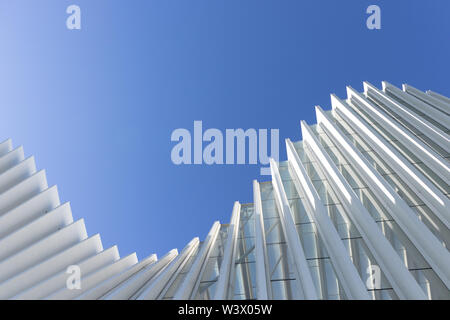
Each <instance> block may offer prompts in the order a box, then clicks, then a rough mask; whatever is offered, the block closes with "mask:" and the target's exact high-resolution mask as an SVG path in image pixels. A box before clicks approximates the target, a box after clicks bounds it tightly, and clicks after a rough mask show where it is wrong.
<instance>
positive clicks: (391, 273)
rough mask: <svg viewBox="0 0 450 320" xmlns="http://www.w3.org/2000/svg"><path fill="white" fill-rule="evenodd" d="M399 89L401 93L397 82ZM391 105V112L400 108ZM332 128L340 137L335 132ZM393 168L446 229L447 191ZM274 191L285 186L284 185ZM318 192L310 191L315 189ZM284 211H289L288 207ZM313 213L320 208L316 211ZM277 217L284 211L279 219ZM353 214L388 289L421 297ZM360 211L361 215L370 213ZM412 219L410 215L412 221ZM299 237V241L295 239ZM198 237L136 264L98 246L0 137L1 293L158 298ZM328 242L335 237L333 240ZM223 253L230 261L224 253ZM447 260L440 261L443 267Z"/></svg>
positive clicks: (437, 137) (425, 244)
mask: <svg viewBox="0 0 450 320" xmlns="http://www.w3.org/2000/svg"><path fill="white" fill-rule="evenodd" d="M383 87H384V88H383V89H384V90H386V87H387V88H388V89H389V90H392V92H394V93H397V92H396V91H395V90H396V88H395V87H393V86H391V85H389V84H387V83H383ZM365 90H366V91H367V90H375V89H374V88H372V87H371V86H370V85H369V84H365ZM397 90H398V89H397ZM404 90H405V91H406V92H408V96H411V99H415V100H417V101H414V104H415V105H417V103H418V101H419V99H420V100H423V101H425V99H428V100H427V101H428V102H430V103H432V105H433V106H434V107H435V109H434V110H433V108H432V107H430V106H429V104H426V103H423V105H422V106H420V107H422V108H424V109H426V110H424V111H427V114H428V115H430V116H431V117H433V118H434V117H435V118H436V121H438V122H440V123H442V125H443V126H445V127H447V128H449V127H450V121H449V116H448V115H449V113H450V99H448V98H446V97H444V96H441V95H439V94H437V93H434V92H431V91H428V92H427V93H426V94H425V93H423V92H421V91H419V90H417V89H414V88H412V87H410V86H404ZM399 91H400V92H402V91H401V90H399ZM397 94H400V93H397ZM412 96H415V97H417V98H418V99H416V98H414V97H412ZM350 97H351V98H354V99H356V100H358V99H359V100H360V103H361V104H362V105H364V104H366V105H365V107H368V108H369V107H370V105H369V103H368V102H367V101H364V99H363V98H362V97H361V96H360V94H359V93H357V92H355V91H354V90H352V89H351V88H349V98H350ZM408 99H410V98H408ZM332 104H333V109H339V112H340V113H341V114H340V115H341V116H342V117H344V118H347V119H349V120H350V121H352V122H353V123H355V124H358V120H357V118H356V117H355V116H354V115H353V114H352V112H350V111H349V110H348V109H347V108H346V107H345V102H343V101H341V100H339V99H337V98H336V97H334V96H332ZM395 107H396V108H397V107H398V106H397V105H395ZM437 110H438V111H437ZM396 111H397V112H398V110H396ZM373 112H376V111H373ZM404 112H408V114H407V115H406V114H405V116H408V117H411V118H412V119H415V121H418V122H420V123H417V125H419V128H420V129H422V130H424V131H425V133H427V134H428V135H429V136H431V138H432V139H433V141H434V142H436V143H437V144H438V145H439V146H441V147H442V148H444V150H449V145H448V136H447V134H445V133H443V132H442V131H441V130H439V129H437V128H435V127H433V126H432V125H431V124H429V123H424V120H423V119H422V118H420V117H418V116H414V115H412V114H411V111H410V110H408V111H404ZM317 114H318V122H319V123H322V124H324V126H325V127H327V128H328V130H330V129H331V130H335V128H334V127H333V125H332V124H331V123H330V121H329V120H328V119H327V118H326V116H325V114H324V113H323V112H322V111H321V109H320V108H318V109H317ZM360 129H361V130H363V131H364V130H366V128H365V127H364V126H361V127H360ZM302 132H303V139H304V141H306V143H309V144H311V147H312V148H313V149H315V148H316V149H317V150H315V151H316V154H317V155H318V157H323V159H318V160H319V161H320V162H322V163H326V164H327V165H329V164H330V160H329V159H328V158H327V156H326V155H325V154H324V153H323V149H321V148H320V147H319V146H318V145H317V141H316V138H314V137H313V134H312V133H311V132H310V131H309V129H308V126H307V125H306V124H305V123H302ZM364 134H365V135H367V137H368V139H369V140H371V141H373V143H374V145H375V144H376V143H377V141H376V139H377V138H376V134H374V133H373V132H370V130H369V131H368V132H365V133H364ZM399 135H401V133H399ZM335 136H336V137H339V134H338V135H335ZM405 139H407V138H405ZM408 139H411V138H408ZM413 139H414V138H413ZM287 143H288V157H289V158H290V162H292V161H293V160H292V159H293V158H295V155H294V153H293V151H294V149H293V146H292V145H291V142H290V141H288V142H287ZM335 143H337V144H340V145H341V147H342V148H344V149H347V150H346V152H350V153H355V150H354V148H352V147H349V146H348V143H347V142H346V141H345V140H342V141H339V140H336V141H335ZM408 143H411V141H408ZM383 148H386V147H385V146H381V145H380V146H378V149H379V151H380V152H381V153H382V154H385V155H386V156H387V157H390V158H391V159H394V160H395V157H397V158H398V155H396V153H395V152H394V151H393V150H389V149H383ZM414 148H416V149H417V150H418V151H420V152H419V154H421V155H424V159H423V160H424V163H426V164H427V165H429V166H430V167H431V168H433V169H435V171H436V172H437V174H438V175H439V176H441V177H442V178H443V179H445V180H444V181H450V176H449V170H448V164H447V163H446V162H445V161H442V160H441V159H439V157H438V156H437V155H436V154H435V153H434V152H432V151H430V150H429V148H427V147H424V146H423V145H421V144H420V143H418V142H417V141H414V143H413V145H412V149H413V150H412V151H414ZM374 149H377V148H374ZM424 150H425V152H424ZM354 157H355V159H356V160H355V165H356V166H357V167H360V169H361V170H362V171H363V172H365V173H366V174H367V178H368V179H372V180H373V179H375V180H376V182H377V183H378V185H377V186H376V187H377V188H378V189H379V190H378V189H377V190H378V191H379V192H384V193H385V194H387V195H389V194H392V192H391V190H390V189H389V188H390V186H388V185H384V184H383V183H382V182H380V181H381V180H380V179H379V177H378V176H376V174H375V176H374V175H373V170H372V169H370V168H369V167H370V165H369V167H367V164H366V163H364V161H361V159H360V157H359V156H358V155H357V154H356V155H354ZM294 163H296V165H295V171H296V172H297V173H298V174H299V176H297V178H298V179H299V180H298V181H301V183H302V184H304V185H303V186H301V187H299V188H302V190H308V191H307V193H306V194H307V195H308V196H310V201H312V202H311V203H310V204H309V205H313V206H314V205H315V206H317V204H318V202H317V203H314V201H317V200H318V199H316V200H314V198H315V197H312V198H311V195H310V194H308V192H309V191H310V190H309V189H310V188H311V185H310V184H309V183H310V181H304V180H305V179H304V177H303V175H302V172H303V171H304V168H300V167H298V165H299V163H300V161H299V160H298V159H295V161H294ZM300 165H301V164H300ZM302 169H303V170H302ZM396 169H398V170H399V171H400V172H399V175H400V176H402V173H403V172H404V173H403V174H404V175H407V178H408V179H411V178H412V176H411V175H416V176H418V180H419V181H420V183H418V184H414V185H413V186H412V188H416V190H415V191H416V192H418V193H419V194H424V198H425V202H426V203H427V205H428V206H429V207H431V208H433V209H434V212H435V214H436V215H437V216H438V217H439V218H440V219H441V220H442V223H443V224H445V225H446V226H447V227H448V226H449V221H450V219H449V210H448V208H449V206H448V199H447V198H446V197H445V196H444V197H442V193H439V192H438V191H437V190H436V188H435V187H433V186H432V185H431V184H429V183H426V182H425V183H424V180H423V177H422V176H420V174H419V173H417V172H416V171H417V170H414V169H412V168H411V167H410V166H408V165H406V166H405V163H404V161H398V162H397V165H396ZM273 170H275V169H274V164H272V172H273ZM326 170H328V172H329V174H330V180H332V181H334V183H336V186H335V187H336V188H340V189H341V190H346V189H348V185H342V184H343V181H345V180H343V181H341V180H340V179H336V174H338V172H337V171H336V168H332V167H331V168H326ZM303 173H304V172H303ZM277 176H278V174H276V175H274V172H273V176H272V178H273V179H274V180H273V184H274V189H277V188H280V186H281V182H280V181H279V180H277ZM302 177H303V178H302ZM405 177H406V176H405ZM413 178H414V177H413ZM425 180H426V178H425ZM344 183H345V182H344ZM340 184H341V185H340ZM281 187H282V186H281ZM377 190H375V192H377ZM387 190H388V191H387ZM350 191H351V189H350V190H349V192H350ZM279 192H280V191H279ZM281 193H282V194H284V192H281ZM394 193H395V192H394ZM315 196H316V197H317V194H315ZM433 196H434V197H433ZM386 198H388V197H386ZM341 200H342V202H343V203H346V202H348V206H349V208H350V212H356V211H364V210H365V209H364V208H363V207H362V206H360V207H361V208H360V207H358V208H356V207H355V206H358V204H360V202H359V201H354V202H352V199H351V198H349V199H347V200H346V199H341ZM278 201H280V202H281V203H282V204H284V205H286V203H285V201H286V198H285V197H283V199H278ZM319 202H320V200H319ZM391 202H392V203H391V204H390V205H391V206H392V207H393V208H394V211H393V212H394V214H393V216H394V218H396V220H397V221H398V222H399V225H400V226H402V227H403V228H404V229H406V230H407V231H408V232H407V234H412V237H413V239H416V240H417V241H413V242H415V245H416V246H418V247H419V251H421V253H422V254H424V256H425V257H426V258H427V260H428V262H429V263H430V265H432V266H433V269H434V270H435V271H436V273H437V274H438V275H439V276H440V278H441V279H442V280H443V281H444V283H445V284H446V285H447V286H449V283H450V276H449V269H450V268H448V266H449V265H450V263H449V258H448V251H443V250H441V249H439V248H442V246H438V247H436V246H435V245H436V244H435V242H436V241H434V239H433V237H432V235H430V233H429V232H426V231H425V234H421V233H420V232H422V231H424V230H425V229H424V228H422V227H421V224H420V223H418V221H416V220H414V219H413V217H412V216H411V211H410V210H409V208H407V206H401V204H403V201H402V200H401V199H400V198H399V197H398V196H396V194H395V195H394V194H392V201H391ZM236 205H238V204H235V208H234V210H233V216H232V222H231V224H230V225H231V226H235V225H236V224H237V221H238V220H239V219H237V218H236V215H237V212H238V211H239V210H238V209H237V208H236ZM285 208H286V207H285ZM398 209H404V210H405V212H406V213H400V212H399V210H398ZM286 210H287V211H288V208H286ZM313 211H315V212H318V211H317V210H313ZM395 212H397V214H398V216H395ZM367 215H368V213H367ZM290 216H291V214H289V215H288V216H287V219H289V217H290ZM361 217H362V218H361ZM284 218H285V219H286V217H284ZM315 218H316V219H318V220H319V221H320V220H324V217H322V216H316V217H315ZM354 218H355V219H356V220H359V223H355V224H356V225H357V226H359V227H360V229H361V230H359V231H360V232H361V234H362V235H363V237H366V238H367V240H368V243H372V244H374V243H377V245H376V247H374V248H371V249H372V250H373V251H374V252H375V256H377V258H378V259H377V261H380V262H381V263H380V264H382V267H383V269H385V270H384V271H385V272H386V271H387V276H388V278H390V280H391V282H392V283H393V285H394V287H396V289H397V290H396V291H398V292H402V293H403V294H402V295H400V296H401V298H422V296H421V295H420V294H415V293H414V292H416V288H415V287H414V286H411V285H409V286H408V285H407V284H410V283H411V280H410V279H409V278H408V276H407V273H405V272H403V270H401V268H400V269H398V268H397V267H398V264H397V261H396V258H395V257H397V256H396V254H395V253H394V252H391V251H392V250H390V249H389V250H387V251H383V250H386V248H388V246H387V245H386V244H385V241H384V240H382V239H381V238H380V237H379V235H378V234H376V232H375V231H374V230H373V226H368V225H364V224H366V223H367V221H369V220H364V215H363V214H358V215H355V217H354ZM365 218H367V219H368V217H365ZM236 219H237V220H236ZM410 219H413V220H412V222H411V221H410ZM233 221H234V222H233ZM319 221H317V222H319ZM219 226H220V225H219V223H218V222H216V223H215V224H214V225H213V228H212V229H211V231H210V233H209V234H208V236H207V238H206V239H205V242H204V245H203V246H202V248H201V250H200V252H199V253H198V255H197V256H198V257H197V259H196V261H195V262H194V263H193V265H192V267H191V271H190V273H189V275H188V276H187V277H186V278H185V279H184V281H183V283H182V284H181V285H180V286H179V288H178V290H177V294H176V295H175V297H176V298H192V293H193V288H194V286H195V283H196V281H197V280H198V278H199V277H200V273H201V270H204V268H203V266H202V264H203V262H204V261H205V258H206V257H207V255H208V253H209V251H210V249H211V247H212V244H213V242H214V240H215V238H216V236H217V233H218V229H219ZM289 226H291V227H292V224H291V223H289V224H287V225H285V228H289ZM318 226H322V227H323V226H327V223H326V222H325V223H318ZM285 231H286V233H287V235H288V238H289V234H290V233H292V232H290V231H289V230H285ZM327 231H329V230H322V232H324V233H323V234H326V232H327ZM319 232H320V230H319ZM233 234H234V236H235V235H236V232H235V231H234V232H232V233H231V234H230V235H229V238H230V239H231V240H229V241H231V242H230V243H232V241H233ZM296 238H297V240H298V237H296ZM328 238H329V237H328ZM288 240H289V239H288ZM297 240H296V239H291V241H288V242H291V243H290V244H289V245H290V247H291V248H292V250H294V249H299V250H301V246H300V247H299V243H298V241H297ZM234 241H236V240H234ZM380 241H381V242H380ZM198 245H199V239H198V238H194V239H193V240H192V241H191V242H190V243H189V244H188V245H187V246H186V247H185V249H184V250H183V251H182V252H181V253H180V254H178V252H177V250H176V249H174V250H172V251H170V252H169V253H167V254H166V255H165V256H164V257H163V258H161V259H160V260H157V258H156V255H151V256H149V257H148V258H146V259H144V260H141V261H140V262H138V260H137V257H136V255H135V254H131V255H129V256H126V257H124V258H120V257H119V253H118V250H117V247H116V246H114V247H111V248H108V249H106V250H103V247H102V243H101V240H100V236H99V235H98V234H96V235H94V236H91V237H88V235H87V233H86V229H85V226H84V222H83V220H82V219H80V220H78V221H75V222H74V221H73V218H72V213H71V209H70V205H69V203H64V204H61V203H60V200H59V196H58V191H57V188H56V186H52V187H50V188H49V187H48V185H47V180H46V176H45V171H44V170H41V171H37V170H36V166H35V162H34V158H33V157H29V158H26V159H25V156H24V151H23V148H22V147H18V148H15V149H13V147H12V142H11V140H7V141H5V142H3V143H1V144H0V299H100V298H101V299H157V298H162V297H163V296H164V294H165V292H166V291H167V289H168V288H169V286H170V285H171V284H172V283H173V281H174V279H175V277H176V275H177V274H178V273H179V272H180V269H181V268H182V267H183V265H184V264H185V263H186V261H187V258H188V257H189V256H190V255H191V254H192V252H193V251H194V249H195V248H196V247H197V246H198ZM329 245H333V244H331V243H330V244H329ZM430 250H431V251H430ZM444 250H445V249H444ZM257 251H258V248H257ZM338 251H339V250H338ZM330 253H331V251H330ZM232 254H233V250H232V249H229V250H228V252H227V251H226V252H225V254H224V255H225V258H224V263H223V264H222V267H221V276H220V277H219V286H218V287H219V288H225V287H226V286H227V281H229V280H230V279H229V274H230V270H229V269H230V268H232V263H231V262H230V261H232V258H231V255H232ZM227 255H228V256H229V257H228V258H229V259H227ZM297 256H298V252H297V253H295V252H294V257H297ZM257 257H258V255H257ZM300 258H301V257H300ZM397 258H398V257H397ZM302 260H303V259H302ZM334 260H335V261H339V260H340V259H339V257H335V259H334ZM297 262H298V266H299V267H300V266H301V267H302V268H301V269H302V270H298V271H299V279H300V280H301V282H302V283H303V284H304V286H308V285H311V284H312V282H311V279H310V277H308V275H307V267H306V268H305V265H303V264H302V263H301V262H302V261H297ZM445 263H447V264H446V265H445ZM383 264H384V265H383ZM70 265H77V266H78V267H79V268H80V269H81V277H82V282H81V289H69V288H68V287H67V279H68V277H69V274H68V273H67V272H66V271H67V267H68V266H70ZM257 265H258V264H257ZM341 267H342V268H344V267H345V266H344V265H342V266H341ZM395 268H397V270H396V269H395ZM342 270H344V269H342ZM257 272H258V271H257ZM305 272H306V273H305ZM222 274H223V276H222ZM345 274H348V272H347V273H344V278H345ZM260 275H261V273H260ZM352 277H353V276H351V277H348V278H347V279H343V280H345V281H344V283H349V281H350V283H351V280H352V279H351V278H352ZM353 280H354V279H353ZM261 281H262V279H260V280H259V281H257V284H258V283H259V284H258V287H259V288H258V290H257V291H258V292H259V297H260V298H261V297H262V298H264V297H267V295H266V294H264V293H261V285H262V282H261ZM405 284H406V286H405ZM349 287H351V285H350V286H349ZM349 287H348V291H349V292H348V296H349V297H352V294H351V288H349ZM355 288H356V286H355ZM263 289H265V290H267V287H266V280H264V288H263ZM361 290H362V288H361ZM411 290H412V291H411ZM224 292H226V290H225V291H224ZM308 292H311V287H310V288H309V289H308V288H304V297H305V298H314V296H315V295H314V294H308ZM358 296H359V297H363V296H364V294H363V293H362V291H359V293H358V290H356V291H355V292H354V297H355V298H357V297H358ZM225 297H226V293H223V294H221V293H217V294H216V296H215V298H225Z"/></svg>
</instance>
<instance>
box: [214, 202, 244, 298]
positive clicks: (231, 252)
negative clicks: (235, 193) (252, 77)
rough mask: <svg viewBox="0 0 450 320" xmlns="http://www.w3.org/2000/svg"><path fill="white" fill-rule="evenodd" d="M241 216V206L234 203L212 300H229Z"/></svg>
mask: <svg viewBox="0 0 450 320" xmlns="http://www.w3.org/2000/svg"><path fill="white" fill-rule="evenodd" d="M240 216H241V204H240V203H239V202H237V201H236V202H235V203H234V206H233V213H232V215H231V221H230V224H229V226H228V233H227V240H226V242H225V247H224V253H223V259H222V264H221V266H220V272H219V278H218V279H217V284H216V291H215V293H214V298H213V299H214V300H225V299H229V295H230V294H231V293H229V292H228V288H229V286H230V281H233V282H234V279H233V275H234V268H235V265H234V264H235V261H236V251H237V242H238V241H237V237H238V233H239V223H240V219H241V218H240Z"/></svg>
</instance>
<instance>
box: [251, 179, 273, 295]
mask: <svg viewBox="0 0 450 320" xmlns="http://www.w3.org/2000/svg"><path fill="white" fill-rule="evenodd" d="M253 203H254V210H255V213H254V214H255V260H256V266H255V267H256V298H257V299H258V300H268V299H272V290H271V285H270V276H269V271H268V270H269V267H268V266H269V261H268V257H267V248H266V234H265V228H264V216H263V211H262V201H261V189H260V187H259V183H258V181H256V180H254V181H253Z"/></svg>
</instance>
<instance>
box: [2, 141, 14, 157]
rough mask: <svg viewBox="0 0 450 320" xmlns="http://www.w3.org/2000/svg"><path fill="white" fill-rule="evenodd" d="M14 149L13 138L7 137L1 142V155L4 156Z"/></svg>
mask: <svg viewBox="0 0 450 320" xmlns="http://www.w3.org/2000/svg"><path fill="white" fill-rule="evenodd" d="M11 150H12V140H11V139H7V140H5V141H3V142H1V143H0V157H2V156H4V155H5V154H7V153H8V152H10V151H11Z"/></svg>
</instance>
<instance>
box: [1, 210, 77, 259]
mask: <svg viewBox="0 0 450 320" xmlns="http://www.w3.org/2000/svg"><path fill="white" fill-rule="evenodd" d="M72 222H73V218H72V212H71V210H70V205H69V203H68V202H66V203H65V204H63V205H62V206H59V207H58V208H56V209H55V210H52V211H51V212H49V213H47V214H45V215H43V216H41V217H40V218H38V219H36V220H34V221H32V222H31V223H29V224H27V225H26V226H24V227H22V228H21V229H19V230H17V231H15V232H14V233H12V234H10V235H9V236H7V237H5V238H3V239H1V240H0V248H1V250H0V261H2V260H5V259H6V258H7V257H9V256H12V255H14V254H15V253H17V252H19V251H20V250H22V249H25V248H26V247H27V246H29V245H32V244H33V243H35V242H37V241H39V240H40V239H42V238H44V237H45V236H48V235H50V234H52V233H53V232H56V231H58V229H61V228H63V227H64V226H67V225H69V224H71V223H72Z"/></svg>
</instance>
